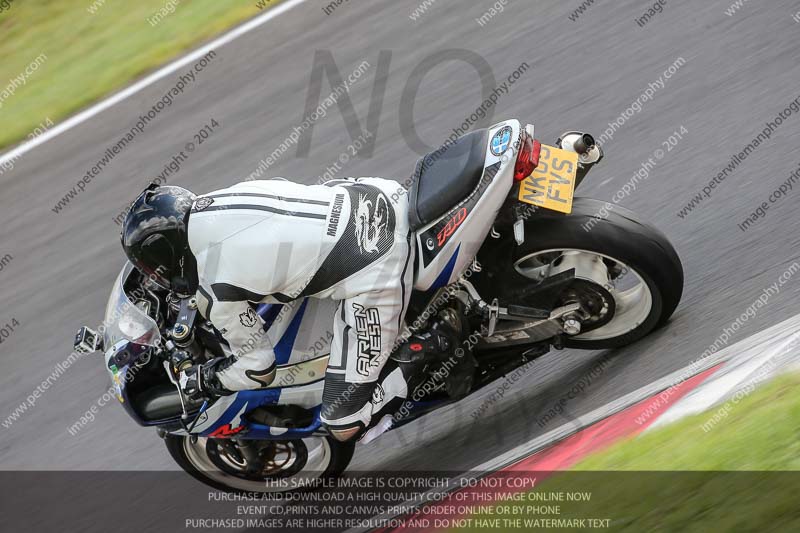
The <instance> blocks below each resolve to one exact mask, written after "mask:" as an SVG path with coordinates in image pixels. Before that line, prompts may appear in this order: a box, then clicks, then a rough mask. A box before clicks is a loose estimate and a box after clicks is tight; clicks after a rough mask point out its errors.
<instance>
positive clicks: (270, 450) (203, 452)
mask: <svg viewBox="0 0 800 533" xmlns="http://www.w3.org/2000/svg"><path fill="white" fill-rule="evenodd" d="M166 445H167V450H168V451H169V453H170V455H171V456H172V458H173V459H175V462H176V463H178V465H180V467H181V468H183V469H184V470H185V471H186V472H187V473H188V474H189V475H191V476H192V477H194V478H195V479H197V480H199V481H202V482H203V483H205V484H206V485H209V486H211V487H214V488H215V489H219V490H223V491H226V492H289V491H291V489H297V488H298V487H313V486H314V480H316V479H326V478H333V477H337V476H339V475H340V474H341V473H342V472H343V471H344V469H345V468H347V465H348V463H349V462H350V459H351V458H352V457H353V451H354V450H355V444H354V443H343V442H339V441H337V440H334V439H332V438H331V437H329V436H325V437H308V438H304V439H292V440H262V441H259V440H242V441H241V443H240V442H237V441H235V440H232V439H209V438H204V437H198V438H197V439H192V438H191V437H188V436H179V435H167V436H166ZM242 445H245V446H249V447H250V450H249V453H246V452H245V451H243V450H242V449H241V446H242ZM248 455H249V456H251V457H252V456H255V457H256V461H257V463H255V464H254V463H253V462H251V461H248V460H247V459H246V458H245V457H246V456H248Z"/></svg>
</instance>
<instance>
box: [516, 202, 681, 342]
mask: <svg viewBox="0 0 800 533" xmlns="http://www.w3.org/2000/svg"><path fill="white" fill-rule="evenodd" d="M606 205H607V204H606V203H605V202H601V201H598V200H593V199H590V198H575V201H574V203H573V209H572V213H570V214H568V215H563V214H560V213H555V212H552V211H544V210H540V211H539V212H538V213H536V214H535V215H534V216H532V217H530V218H529V219H528V220H527V221H526V223H525V242H524V243H523V244H522V245H521V246H518V247H517V246H515V247H514V251H513V252H512V255H513V263H514V264H517V262H518V261H520V260H521V259H523V258H525V257H526V256H530V255H531V254H535V253H537V252H542V251H545V250H583V251H587V252H593V253H595V254H598V255H603V256H605V257H608V258H611V259H613V260H615V261H618V262H621V263H624V264H625V265H626V266H627V267H629V268H630V269H632V270H633V271H634V272H635V274H636V275H638V277H639V279H640V280H641V281H642V282H644V284H646V286H647V288H648V289H649V291H650V295H649V296H650V301H649V302H648V303H649V306H650V307H649V310H648V311H646V318H645V317H644V316H643V319H642V320H637V321H636V323H639V325H638V326H636V327H635V328H634V329H631V330H630V331H628V332H626V333H624V334H621V335H619V336H616V337H613V338H606V339H591V340H589V339H586V340H584V339H581V338H580V335H578V336H575V337H569V336H565V337H564V344H565V346H567V347H573V348H580V349H585V350H596V349H608V348H619V347H622V346H625V345H628V344H631V343H632V342H635V341H637V340H639V339H641V338H642V337H644V336H646V335H647V334H649V333H650V332H652V331H653V330H655V329H656V328H658V327H660V326H662V325H664V324H665V323H666V322H667V320H669V317H670V316H671V315H672V313H673V312H674V311H675V309H676V307H677V306H678V303H679V302H680V299H681V294H682V292H683V267H682V265H681V261H680V258H679V257H678V254H677V253H676V252H675V249H674V248H673V247H672V245H671V244H670V242H669V240H668V239H667V237H666V236H665V235H664V234H663V233H661V232H660V231H659V230H657V229H656V228H654V227H653V226H651V225H650V224H648V223H646V222H644V221H642V220H641V219H640V218H639V217H638V216H637V215H636V214H635V213H633V212H632V211H629V210H627V209H624V208H622V207H618V206H614V208H613V210H611V211H610V212H609V213H608V216H607V217H606V218H602V216H601V215H600V214H599V213H601V209H603V208H604V207H605V206H606ZM602 212H603V213H605V211H602ZM612 321H613V318H612Z"/></svg>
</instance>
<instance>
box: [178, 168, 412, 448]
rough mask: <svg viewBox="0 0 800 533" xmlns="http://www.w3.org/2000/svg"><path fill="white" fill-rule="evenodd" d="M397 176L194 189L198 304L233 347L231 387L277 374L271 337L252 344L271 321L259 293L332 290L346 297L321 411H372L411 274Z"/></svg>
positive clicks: (223, 373)
mask: <svg viewBox="0 0 800 533" xmlns="http://www.w3.org/2000/svg"><path fill="white" fill-rule="evenodd" d="M398 187H399V186H398V184H397V183H396V182H394V181H389V180H383V179H378V178H360V179H357V180H336V181H335V182H328V183H326V184H325V185H300V184H296V183H292V182H289V181H284V180H279V179H275V180H268V181H249V182H244V183H239V184H237V185H234V186H232V187H230V188H227V189H222V190H218V191H214V192H212V193H209V194H205V195H202V196H199V197H197V198H196V200H195V202H194V204H193V206H192V210H191V214H190V215H189V225H188V234H189V245H190V247H191V250H192V252H193V254H194V255H195V257H196V259H197V270H198V275H199V280H200V286H199V289H198V294H197V298H198V304H199V309H200V312H201V314H203V316H205V317H206V318H207V319H208V320H210V321H211V322H212V323H213V324H214V326H215V327H216V328H217V329H218V330H219V331H220V333H221V334H222V335H223V336H224V338H225V340H226V341H227V342H228V344H229V346H230V349H231V352H232V354H234V355H233V356H231V357H229V358H228V359H227V360H226V361H224V362H223V363H222V365H220V367H218V370H217V378H218V379H219V381H220V383H221V385H222V386H223V387H225V388H227V389H229V390H233V391H236V390H244V389H255V388H260V387H263V386H266V385H268V384H269V383H270V381H271V380H272V378H273V376H274V370H275V356H274V352H273V349H272V347H271V346H269V345H268V344H267V343H263V342H257V343H256V346H255V348H252V343H253V339H260V338H262V337H263V322H262V321H261V319H260V317H259V316H258V314H257V313H256V312H255V310H254V306H253V305H251V304H253V303H261V302H263V303H286V302H289V301H292V300H295V299H297V298H303V297H312V298H332V299H335V300H338V301H339V302H340V303H339V306H338V308H337V312H336V316H335V320H334V327H333V332H332V333H333V340H332V342H331V347H330V349H331V354H330V360H329V363H328V369H327V372H326V376H325V389H324V393H323V408H322V413H321V418H322V421H323V422H325V423H326V424H328V425H329V426H330V427H332V428H334V427H337V428H353V429H354V428H356V427H363V426H364V425H366V424H367V423H368V422H369V420H370V415H371V412H370V399H371V397H372V394H373V388H374V383H375V381H376V380H377V379H378V375H379V373H380V371H381V368H382V367H383V366H384V363H385V362H386V360H387V358H388V356H389V353H390V351H391V350H392V347H393V345H394V342H395V339H396V337H397V336H398V333H399V331H400V329H401V328H402V326H403V318H404V314H405V310H406V306H407V304H408V300H409V296H410V293H411V286H412V276H413V248H412V247H411V246H410V244H409V240H410V236H409V227H408V221H407V201H406V195H405V194H396V193H397V191H398ZM246 346H247V348H246ZM359 425H360V426H359ZM354 432H355V431H353V433H354Z"/></svg>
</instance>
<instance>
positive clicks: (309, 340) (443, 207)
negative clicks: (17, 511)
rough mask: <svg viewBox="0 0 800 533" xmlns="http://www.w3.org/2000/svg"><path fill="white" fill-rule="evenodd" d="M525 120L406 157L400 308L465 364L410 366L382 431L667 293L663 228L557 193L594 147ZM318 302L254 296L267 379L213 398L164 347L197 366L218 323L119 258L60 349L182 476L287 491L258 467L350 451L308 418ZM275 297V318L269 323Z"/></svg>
mask: <svg viewBox="0 0 800 533" xmlns="http://www.w3.org/2000/svg"><path fill="white" fill-rule="evenodd" d="M533 133H534V130H533V126H531V125H528V126H526V127H522V126H521V124H520V123H519V122H518V121H517V120H508V121H505V122H501V123H499V124H496V125H494V126H492V127H491V128H488V129H481V130H477V131H474V132H471V133H469V134H467V135H464V136H463V137H461V138H459V139H457V140H456V141H455V142H453V143H450V144H447V145H445V146H444V147H442V148H441V149H439V150H437V151H436V152H432V153H431V154H428V155H426V156H425V157H423V158H422V159H420V161H419V162H418V163H417V166H416V169H415V171H414V174H413V177H412V182H411V186H410V188H409V190H408V195H409V204H410V213H409V217H410V222H411V227H412V229H413V232H414V238H415V244H416V251H417V261H416V264H415V265H414V268H415V271H414V293H413V295H412V299H411V304H410V306H409V310H408V313H407V316H406V323H407V324H408V325H409V326H410V327H412V329H413V330H414V331H417V332H424V331H430V330H431V328H436V327H437V325H440V324H441V323H445V322H446V323H448V324H449V325H450V326H454V324H457V325H458V327H459V329H460V330H461V331H463V332H464V335H465V337H466V340H465V344H467V343H468V346H465V348H468V349H469V352H470V355H471V358H470V359H471V361H473V364H472V365H471V366H468V367H467V368H468V369H469V372H468V374H464V372H463V368H462V371H461V372H459V373H458V380H457V382H454V379H455V378H453V377H452V376H444V377H442V378H441V379H438V380H437V376H436V365H429V364H425V365H423V370H422V371H423V372H427V373H428V377H431V378H432V379H426V380H425V383H426V387H425V389H424V391H422V392H420V389H417V391H416V392H415V393H414V394H413V396H412V400H410V401H409V402H407V405H405V406H404V408H403V410H402V411H401V413H398V414H397V415H395V416H394V417H393V418H392V428H395V427H399V426H401V425H403V424H405V423H407V422H409V421H411V420H414V419H416V418H418V417H420V416H423V415H425V414H427V413H430V412H431V411H434V410H436V409H438V408H439V407H442V406H444V405H447V404H448V403H450V402H453V401H457V400H458V399H460V398H462V397H463V396H464V395H466V394H469V393H471V392H474V391H476V390H479V389H481V388H482V387H485V386H487V385H489V384H490V383H491V382H492V381H494V380H496V379H498V378H499V377H501V376H503V375H504V374H506V373H508V372H510V371H512V370H513V369H515V368H517V367H519V366H521V365H524V364H526V363H527V362H529V361H531V360H533V359H535V358H537V357H539V356H541V355H543V354H544V353H547V352H548V351H549V350H550V349H551V348H552V347H555V348H557V349H561V348H563V347H570V348H580V349H587V350H596V349H605V348H617V347H621V346H625V345H627V344H630V343H632V342H635V341H637V340H639V339H641V338H642V337H644V336H646V335H647V334H649V333H650V332H652V331H653V330H655V329H656V328H658V327H659V326H661V325H663V324H664V323H665V322H666V321H667V320H668V319H669V317H670V315H671V314H672V313H673V311H674V310H675V308H676V307H677V305H678V302H679V300H680V297H681V292H682V290H683V270H682V267H681V262H680V259H679V258H678V255H677V254H676V252H675V250H674V249H673V247H672V245H671V244H670V243H669V242H668V240H667V239H666V237H665V236H664V235H663V234H662V233H661V232H660V231H658V230H657V229H655V228H654V227H652V226H650V225H649V224H647V223H645V222H643V221H642V220H641V219H640V218H639V217H638V216H637V215H636V214H634V213H632V212H631V211H628V210H627V209H623V208H621V207H615V209H614V210H613V211H611V212H607V211H604V210H603V207H604V206H605V205H606V204H605V202H600V201H597V200H592V199H589V198H580V197H574V196H573V192H574V190H575V188H576V187H577V186H578V185H579V184H580V183H581V181H582V180H583V178H584V177H585V175H586V173H587V171H588V170H589V168H590V167H591V166H592V165H593V164H594V163H596V162H597V161H599V160H600V158H601V157H602V152H601V150H600V148H599V147H598V146H596V145H595V142H594V140H593V139H592V137H591V136H590V135H587V134H582V133H579V132H570V133H568V134H565V135H564V136H563V138H561V139H559V140H558V142H557V143H556V145H557V146H546V145H541V144H540V143H539V142H538V141H536V140H535V139H534V136H533ZM601 213H602V215H601ZM335 305H336V302H331V301H326V300H315V299H301V300H298V301H295V302H292V303H290V304H286V305H284V306H277V307H276V306H267V305H261V306H258V307H257V312H258V313H259V314H260V315H261V316H262V318H264V319H265V322H275V323H276V324H277V325H276V326H275V327H274V328H273V327H271V328H268V329H267V331H266V333H265V336H266V337H267V338H268V340H269V341H270V342H272V345H273V346H275V349H276V355H277V357H278V360H279V361H280V360H284V361H286V363H285V364H282V365H280V366H279V368H278V371H277V376H276V378H275V380H274V382H273V385H272V386H271V387H268V388H265V389H261V390H253V391H241V392H238V393H236V394H233V395H230V396H225V397H221V398H217V399H215V400H207V401H202V402H200V401H189V400H188V399H187V398H185V397H184V396H183V395H182V393H181V390H180V387H177V386H176V382H175V374H174V367H173V365H172V363H171V356H172V355H173V352H175V351H176V350H178V349H180V350H181V351H182V352H186V353H188V354H190V356H191V358H192V363H193V364H197V363H203V362H205V361H207V360H209V359H210V358H213V357H217V356H222V355H226V349H227V348H225V347H223V344H222V343H220V338H221V337H220V336H219V333H218V332H217V331H216V330H215V329H214V328H213V326H212V325H211V324H210V323H208V322H206V321H204V320H202V319H201V318H199V317H197V316H196V303H194V302H193V301H191V300H189V301H181V300H179V299H178V298H177V297H176V296H175V295H174V294H171V293H169V292H167V291H164V290H163V289H161V288H159V287H157V286H155V285H152V284H150V283H149V282H148V280H147V279H146V277H144V276H142V275H141V274H139V273H138V272H137V271H136V270H135V269H134V268H133V267H132V266H131V265H130V264H127V265H126V266H125V267H124V268H123V270H122V272H121V273H120V275H119V277H118V278H117V281H116V283H115V284H114V287H113V289H112V292H111V297H110V299H109V302H108V306H107V309H106V319H105V321H104V323H103V324H104V326H103V331H101V332H100V333H97V332H95V331H93V330H91V329H90V328H86V327H84V328H81V330H80V331H79V333H78V336H77V339H76V346H78V347H80V348H81V349H83V350H87V351H94V350H100V351H102V352H104V354H105V365H106V367H107V369H108V371H109V373H110V374H111V377H112V380H113V383H114V384H115V387H116V393H117V396H118V399H119V401H120V402H121V403H122V406H123V408H124V409H125V410H126V411H127V412H128V414H129V415H130V416H131V417H132V418H133V419H134V420H135V421H136V422H138V423H139V424H140V425H142V426H154V427H156V428H157V429H158V433H159V435H161V436H162V437H163V438H164V440H165V442H166V445H167V448H168V450H169V453H170V454H171V455H172V457H173V458H174V459H175V461H176V462H177V463H178V464H179V465H180V466H181V467H182V468H183V469H185V470H186V471H187V472H188V473H189V474H190V475H192V476H194V477H195V478H197V479H199V480H200V481H202V482H204V483H207V484H208V485H210V486H212V487H215V488H218V489H221V490H227V491H260V492H264V491H276V490H288V489H291V488H293V487H296V486H298V485H297V484H296V483H286V482H284V483H271V481H274V480H283V481H291V480H293V479H295V478H303V479H308V478H327V477H332V476H336V475H338V474H340V473H341V472H342V471H343V470H344V469H345V468H346V467H347V464H348V463H349V461H350V459H351V457H352V455H353V452H354V448H355V446H354V444H352V443H341V442H338V441H336V440H334V439H333V438H331V436H330V435H328V434H327V432H326V431H325V429H324V428H323V427H322V426H321V424H320V417H319V413H320V404H321V399H322V389H323V378H324V376H325V368H326V366H327V362H328V346H329V344H330V337H331V335H330V333H328V332H330V331H332V330H331V327H332V324H333V313H334V309H335ZM276 310H277V311H276ZM275 312H278V313H280V314H282V315H283V317H284V319H282V320H280V321H274V318H275V317H274V313H275ZM270 314H273V316H268V315H270ZM311 316H313V317H314V319H313V320H309V319H308V318H309V317H311ZM179 317H180V320H179ZM187 317H188V318H187ZM176 322H180V326H181V327H180V328H178V327H176ZM187 325H188V329H189V331H188V332H187V331H186V327H184V326H187ZM412 325H413V326H412ZM281 350H283V351H284V352H285V353H282V352H281V353H278V352H280V351H281ZM408 352H409V351H408V350H407V349H406V350H405V353H408ZM431 383H433V386H431Z"/></svg>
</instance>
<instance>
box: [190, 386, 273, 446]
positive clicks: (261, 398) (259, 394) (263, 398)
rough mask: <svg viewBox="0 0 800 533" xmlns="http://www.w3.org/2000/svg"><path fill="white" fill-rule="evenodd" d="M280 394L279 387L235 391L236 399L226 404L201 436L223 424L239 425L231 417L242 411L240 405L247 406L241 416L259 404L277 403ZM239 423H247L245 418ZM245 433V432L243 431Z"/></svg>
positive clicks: (237, 421)
mask: <svg viewBox="0 0 800 533" xmlns="http://www.w3.org/2000/svg"><path fill="white" fill-rule="evenodd" d="M280 396H281V389H262V390H243V391H239V392H237V393H236V399H235V400H234V401H233V403H232V404H230V405H229V406H228V408H227V409H226V410H225V412H224V413H223V414H222V416H220V417H219V419H218V420H217V421H216V422H214V424H213V425H212V426H211V427H210V428H208V429H206V430H205V431H203V432H202V433H201V435H202V436H208V435H210V434H212V433H214V432H215V431H216V430H218V429H219V428H220V427H222V426H224V425H225V424H231V425H233V424H236V425H237V426H238V425H240V421H239V420H234V419H233V418H234V417H235V416H236V415H237V414H238V413H239V411H242V406H245V405H246V406H247V407H246V408H245V410H244V411H242V416H244V415H245V414H247V413H248V412H250V411H252V410H253V409H255V408H256V407H258V406H259V405H274V404H276V403H278V400H279V399H280ZM241 424H244V425H249V424H248V423H247V422H246V421H245V420H242V421H241ZM245 434H246V433H245Z"/></svg>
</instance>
